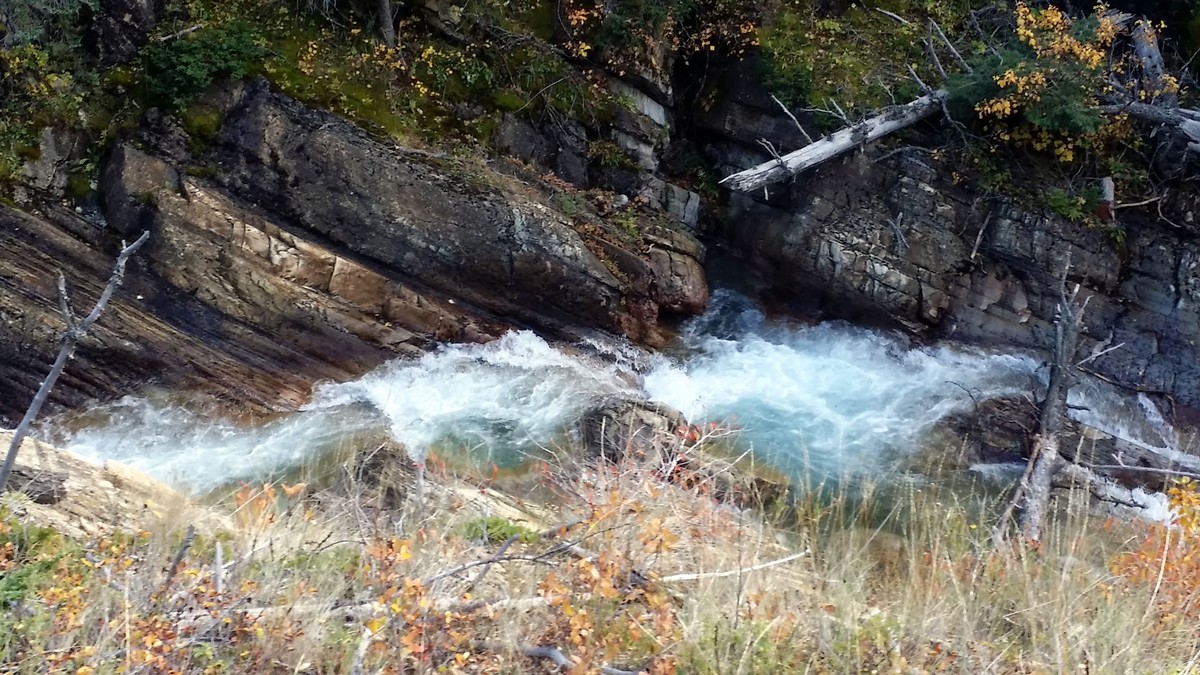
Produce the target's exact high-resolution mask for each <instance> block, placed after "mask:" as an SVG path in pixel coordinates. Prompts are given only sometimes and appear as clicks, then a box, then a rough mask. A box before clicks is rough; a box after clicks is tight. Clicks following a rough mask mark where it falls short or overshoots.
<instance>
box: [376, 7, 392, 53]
mask: <svg viewBox="0 0 1200 675" xmlns="http://www.w3.org/2000/svg"><path fill="white" fill-rule="evenodd" d="M375 15H376V16H375V18H376V20H377V21H378V22H379V37H380V38H381V39H382V40H383V44H385V45H387V46H388V48H389V49H393V48H395V47H396V21H395V19H396V15H395V14H394V13H393V12H392V0H375Z"/></svg>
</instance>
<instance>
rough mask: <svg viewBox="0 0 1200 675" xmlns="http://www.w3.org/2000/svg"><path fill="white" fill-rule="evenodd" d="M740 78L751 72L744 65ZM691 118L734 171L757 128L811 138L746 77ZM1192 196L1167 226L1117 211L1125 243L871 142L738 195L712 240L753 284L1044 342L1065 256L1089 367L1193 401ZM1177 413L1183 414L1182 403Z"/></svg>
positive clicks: (939, 325) (1197, 371)
mask: <svg viewBox="0 0 1200 675" xmlns="http://www.w3.org/2000/svg"><path fill="white" fill-rule="evenodd" d="M743 75H744V73H743ZM736 82H737V84H736V85H735V86H732V87H731V88H730V90H729V94H728V96H726V97H725V98H724V99H723V100H722V101H721V102H719V103H718V105H716V106H715V107H714V108H712V109H711V110H709V111H708V112H707V113H705V114H703V115H701V116H699V118H698V127H699V132H700V133H702V134H704V135H705V137H706V139H707V152H708V154H709V156H710V157H711V158H713V160H714V161H715V162H716V163H717V165H718V167H719V168H718V172H719V173H721V175H727V174H728V173H731V172H733V171H736V170H740V169H743V168H746V167H748V166H751V165H753V164H756V163H758V162H762V161H766V160H767V159H769V158H768V157H767V156H766V155H764V154H762V152H761V149H759V147H758V146H757V140H758V139H759V138H762V137H772V138H775V139H776V144H777V145H779V146H782V147H786V148H791V147H797V146H800V145H803V144H804V141H803V140H802V139H800V138H797V137H796V136H797V135H798V134H797V133H796V131H795V129H794V127H789V124H791V122H790V121H789V120H787V119H786V118H783V117H782V116H781V115H778V114H777V112H776V111H777V110H778V106H776V104H775V103H774V102H773V101H771V100H770V98H769V97H768V96H767V95H766V93H765V92H764V91H762V89H761V87H760V86H758V85H757V84H756V83H755V82H754V80H753V78H748V77H742V78H739V79H737V80H736ZM1196 201H1197V200H1196V195H1195V194H1191V193H1185V194H1182V195H1181V196H1179V197H1177V198H1174V199H1172V200H1171V203H1169V204H1165V205H1164V209H1165V212H1167V213H1176V214H1182V216H1181V217H1180V218H1178V224H1167V223H1166V222H1165V221H1164V220H1162V219H1160V218H1158V217H1157V213H1156V209H1155V208H1154V207H1153V206H1152V207H1149V210H1148V211H1142V212H1139V211H1138V210H1136V209H1129V210H1122V211H1121V212H1120V215H1119V217H1120V218H1121V224H1122V226H1123V228H1124V231H1125V241H1124V243H1123V244H1120V243H1118V242H1115V241H1114V240H1113V238H1112V237H1111V236H1109V235H1107V234H1106V233H1104V232H1102V231H1100V230H1098V229H1093V228H1089V227H1087V226H1086V225H1081V224H1078V223H1074V222H1070V221H1067V220H1065V219H1062V218H1058V217H1052V216H1047V215H1044V214H1040V213H1035V212H1031V211H1029V210H1027V209H1023V208H1021V207H1019V206H1017V205H1015V204H1014V203H1012V202H1011V201H1010V200H1006V199H1003V198H995V197H987V196H985V195H983V194H981V193H979V192H973V191H971V190H970V189H968V188H967V187H965V186H962V185H957V184H955V182H954V181H953V180H952V177H951V175H950V171H949V170H948V169H945V168H942V167H941V166H939V164H938V163H937V162H936V161H935V160H933V159H931V158H930V156H929V154H928V153H925V152H921V151H919V150H910V151H901V152H896V153H890V154H888V153H887V151H886V150H883V149H879V148H877V147H876V148H868V149H867V150H866V151H865V152H861V153H857V154H855V155H853V156H851V157H847V158H845V159H842V160H836V161H833V162H830V163H829V164H827V165H824V166H822V167H819V168H818V169H816V170H813V171H810V172H807V173H804V174H801V175H799V176H796V178H795V179H794V180H793V181H792V182H790V183H787V184H781V185H777V186H774V187H773V188H772V189H771V190H770V191H769V194H768V195H766V196H764V195H763V194H762V193H758V194H755V195H740V194H739V195H733V196H731V199H730V202H729V210H728V218H727V219H726V221H725V224H724V225H723V226H721V227H720V228H718V230H717V231H714V232H712V233H710V234H711V235H713V236H714V239H716V240H719V241H724V242H726V243H727V245H728V246H729V247H730V248H731V249H732V250H733V251H734V252H735V253H737V254H739V255H740V256H741V257H742V258H743V262H744V264H745V265H746V266H747V267H748V268H749V269H750V270H751V271H752V275H753V277H754V280H755V283H756V284H757V286H758V288H759V290H760V291H763V292H768V293H772V294H774V295H777V296H779V295H782V296H784V297H792V298H797V297H802V298H809V299H814V298H815V299H817V300H818V301H821V302H823V303H824V306H825V307H826V308H828V309H829V310H830V313H831V314H834V315H846V314H848V313H853V314H855V315H857V316H863V315H866V316H871V317H876V318H886V319H889V320H891V321H893V322H895V323H899V324H902V325H903V326H905V327H907V328H908V329H909V330H912V331H915V332H917V333H918V334H922V335H928V336H932V337H949V338H953V339H962V340H969V341H975V342H982V343H985V344H991V345H1011V346H1017V347H1031V348H1038V349H1048V348H1049V347H1050V345H1051V343H1052V340H1053V334H1054V330H1053V321H1054V312H1055V305H1056V303H1057V301H1058V299H1059V297H1060V291H1059V289H1060V287H1061V281H1062V278H1063V274H1064V269H1065V267H1066V265H1067V263H1068V261H1069V263H1070V270H1069V272H1068V273H1067V277H1066V278H1067V282H1068V285H1069V286H1073V285H1074V284H1075V283H1078V284H1080V286H1081V291H1080V292H1081V294H1082V295H1083V296H1084V297H1089V296H1090V300H1089V301H1088V306H1087V311H1086V314H1085V329H1084V330H1085V334H1084V335H1083V336H1082V337H1081V340H1080V348H1081V358H1084V357H1086V356H1087V355H1088V354H1089V353H1098V352H1100V351H1102V350H1104V349H1106V348H1108V347H1111V346H1116V345H1119V344H1122V345H1123V346H1122V347H1120V348H1119V349H1115V350H1113V351H1110V352H1108V353H1106V354H1104V355H1102V356H1099V357H1097V358H1096V359H1094V360H1092V361H1090V362H1088V363H1087V364H1086V366H1085V368H1087V369H1089V370H1092V371H1094V372H1096V373H1098V374H1099V375H1100V376H1102V377H1104V378H1106V379H1109V380H1111V381H1113V382H1116V383H1118V384H1120V385H1121V386H1123V387H1127V388H1129V389H1133V390H1137V391H1139V392H1146V393H1153V394H1161V395H1163V396H1165V397H1168V398H1170V399H1171V401H1172V403H1173V404H1175V405H1177V406H1179V412H1184V409H1186V408H1195V407H1197V406H1200V358H1198V353H1197V350H1196V346H1195V345H1196V344H1197V341H1198V340H1200V277H1198V276H1197V270H1196V268H1197V262H1198V261H1200V245H1198V243H1197V241H1196V237H1195V235H1194V232H1193V231H1192V229H1191V228H1192V227H1193V224H1194V221H1195V217H1194V215H1193V214H1195V213H1196V212H1197V210H1198V208H1200V204H1197V203H1196ZM1184 417H1190V415H1185V416H1184Z"/></svg>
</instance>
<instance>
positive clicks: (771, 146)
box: [758, 138, 787, 171]
mask: <svg viewBox="0 0 1200 675" xmlns="http://www.w3.org/2000/svg"><path fill="white" fill-rule="evenodd" d="M758 144H759V145H761V146H763V148H764V149H765V150H766V151H767V152H768V153H770V154H771V156H772V157H774V158H775V161H776V162H779V166H781V167H782V168H783V169H784V170H785V171H786V170H787V162H785V161H783V157H780V156H779V151H778V150H776V149H775V145H774V144H773V143H771V141H768V140H767V139H765V138H760V139H758Z"/></svg>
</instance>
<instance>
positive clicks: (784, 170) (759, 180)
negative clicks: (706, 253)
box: [721, 89, 950, 192]
mask: <svg viewBox="0 0 1200 675" xmlns="http://www.w3.org/2000/svg"><path fill="white" fill-rule="evenodd" d="M949 95H950V94H949V92H948V91H946V90H945V89H938V90H937V91H934V92H932V93H930V94H926V95H925V96H922V97H921V98H918V99H917V100H915V101H912V102H910V103H905V104H904V105H899V106H892V107H891V108H888V109H887V110H885V111H884V112H882V113H880V114H878V115H876V116H874V117H869V118H867V119H865V120H863V121H862V122H859V123H858V124H856V125H854V126H852V127H847V128H845V129H842V130H841V131H837V132H835V133H833V134H832V135H829V136H826V137H824V138H822V139H820V140H818V141H815V142H813V143H810V144H808V145H806V146H804V147H803V148H800V149H799V150H796V151H794V152H789V153H788V154H786V155H783V156H781V157H778V158H776V159H773V160H771V161H769V162H763V163H762V164H759V165H758V166H755V167H752V168H749V169H746V170H745V171H739V172H737V173H735V174H732V175H729V176H726V177H725V178H724V179H723V180H722V181H721V184H722V185H724V186H726V187H728V188H729V189H731V190H739V191H742V192H751V191H753V190H757V189H758V188H760V187H763V186H764V185H770V184H772V183H778V182H779V181H781V180H784V179H786V178H790V177H791V176H793V175H795V174H797V173H799V172H801V171H804V170H805V169H809V168H812V167H814V166H817V165H818V164H821V163H822V162H825V161H827V160H830V159H832V158H834V157H837V156H838V155H841V154H844V153H846V152H848V151H850V150H853V149H854V148H857V147H859V146H860V145H863V144H865V143H870V142H871V141H875V140H879V139H880V138H883V137H884V136H887V135H888V134H891V133H894V132H896V131H899V130H901V129H904V128H906V127H910V126H912V125H913V124H916V123H917V122H919V121H921V120H923V119H925V118H926V117H929V116H930V115H932V114H933V113H935V112H937V111H939V110H941V109H942V105H943V104H944V103H945V100H946V97H947V96H949Z"/></svg>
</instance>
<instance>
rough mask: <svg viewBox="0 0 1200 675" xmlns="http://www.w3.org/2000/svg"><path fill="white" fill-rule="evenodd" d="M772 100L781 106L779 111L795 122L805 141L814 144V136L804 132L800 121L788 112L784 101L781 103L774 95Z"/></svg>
mask: <svg viewBox="0 0 1200 675" xmlns="http://www.w3.org/2000/svg"><path fill="white" fill-rule="evenodd" d="M771 100H772V101H775V103H776V104H777V105H778V106H779V109H780V110H782V111H783V114H784V115H787V116H788V117H789V118H790V119H791V120H792V122H795V124H796V128H797V129H799V130H800V135H802V136H804V140H806V141H808V142H809V143H812V142H813V139H812V136H809V135H808V132H807V131H805V130H804V126H803V125H801V124H800V120H798V119H796V116H795V115H793V114H792V111H791V110H788V107H787V106H786V105H784V104H783V101H780V100H779V99H778V98H775V95H774V94H771Z"/></svg>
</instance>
